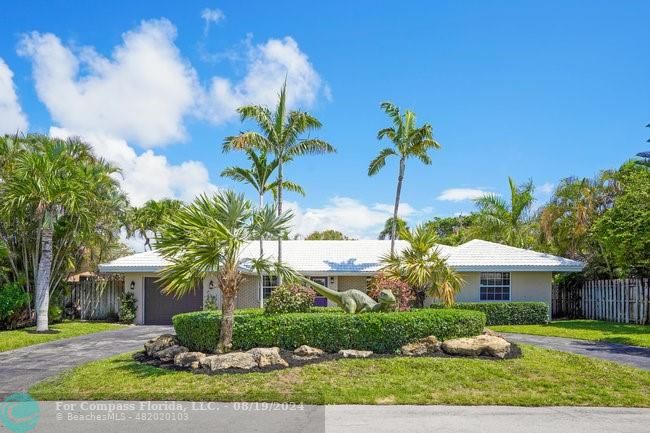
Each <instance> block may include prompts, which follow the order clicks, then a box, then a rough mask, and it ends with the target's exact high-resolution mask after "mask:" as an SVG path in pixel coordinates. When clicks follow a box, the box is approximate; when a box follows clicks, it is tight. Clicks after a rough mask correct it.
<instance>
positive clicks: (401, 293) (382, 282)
mask: <svg viewBox="0 0 650 433" xmlns="http://www.w3.org/2000/svg"><path fill="white" fill-rule="evenodd" d="M382 290H390V291H391V293H392V294H393V295H394V296H395V300H396V301H397V302H396V303H395V308H396V309H397V310H399V311H408V310H410V309H411V304H413V301H415V299H416V296H415V292H414V291H413V289H411V287H409V285H408V284H407V283H406V282H404V281H402V280H400V279H398V278H394V277H389V276H387V275H386V274H385V273H383V272H379V273H377V274H376V275H375V276H373V277H372V279H371V280H370V289H369V290H368V296H370V297H371V298H373V299H375V300H377V299H378V298H379V294H380V293H381V291H382Z"/></svg>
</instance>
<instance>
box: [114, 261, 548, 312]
mask: <svg viewBox="0 0 650 433" xmlns="http://www.w3.org/2000/svg"><path fill="white" fill-rule="evenodd" d="M461 276H462V277H463V279H464V280H465V285H464V286H463V288H462V290H461V292H460V293H459V294H458V295H457V297H456V301H457V302H495V301H481V300H480V296H479V294H480V273H479V272H469V273H461ZM145 277H157V274H155V273H133V272H131V273H125V274H124V287H125V290H126V291H129V290H131V288H130V287H131V282H132V281H133V282H134V283H135V284H134V286H135V287H134V294H135V298H136V305H137V312H136V321H135V323H136V324H143V323H144V308H143V306H144V279H145ZM210 281H213V283H214V284H213V286H214V288H213V289H212V290H210V288H209V286H210ZM258 281H259V280H258V278H257V277H256V276H246V277H245V279H244V282H243V284H242V287H241V289H240V291H239V294H238V296H237V304H236V305H237V308H256V307H259V305H260V304H259V286H258V284H259V283H258ZM328 285H329V287H330V288H331V289H334V290H338V291H345V290H350V289H359V290H364V289H365V287H366V277H365V276H338V277H333V278H329V280H328ZM510 285H511V289H510V296H511V300H512V301H542V302H546V303H547V304H549V305H550V304H551V285H552V273H551V272H511V274H510ZM210 294H213V295H214V296H216V299H217V305H219V306H220V305H221V291H220V290H219V288H218V287H217V281H216V278H215V275H214V274H211V275H208V277H207V278H205V280H204V281H203V303H204V305H205V301H206V299H207V297H208V296H209V295H210ZM432 302H433V299H431V298H429V297H427V299H426V301H425V305H430V304H431V303H432ZM328 305H334V304H333V303H332V302H329V301H328Z"/></svg>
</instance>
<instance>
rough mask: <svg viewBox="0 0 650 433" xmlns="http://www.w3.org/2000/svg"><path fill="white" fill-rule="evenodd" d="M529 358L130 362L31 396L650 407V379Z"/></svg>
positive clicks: (534, 353) (46, 385)
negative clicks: (279, 364)
mask: <svg viewBox="0 0 650 433" xmlns="http://www.w3.org/2000/svg"><path fill="white" fill-rule="evenodd" d="M522 350H523V353H524V356H523V357H522V358H519V359H511V360H505V361H491V360H481V359H466V358H465V359H463V358H383V359H346V360H338V361H329V362H324V363H321V364H312V365H309V366H305V367H300V368H288V369H284V370H277V371H273V372H270V373H247V374H226V375H216V376H207V375H203V374H193V373H190V372H186V371H168V370H162V369H158V368H155V367H150V366H145V365H142V364H138V363H136V362H135V361H133V360H132V359H131V355H129V354H124V355H119V356H116V357H113V358H109V359H106V360H102V361H96V362H92V363H89V364H86V365H84V366H81V367H78V368H76V369H74V370H72V371H69V372H67V373H64V374H63V375H61V376H58V377H55V378H52V379H49V380H47V381H45V382H41V383H40V384H37V385H35V386H34V387H32V388H31V389H30V393H31V395H32V396H33V397H35V398H38V399H41V400H87V399H88V400H212V401H278V402H303V403H311V404H344V403H349V404H362V403H363V404H456V405H518V406H543V405H544V406H546V405H571V406H573V405H579V406H637V407H650V372H649V371H644V370H640V369H635V368H631V367H625V366H622V365H618V364H614V363H611V362H607V361H601V360H595V359H591V358H587V357H583V356H579V355H573V354H569V353H563V352H557V351H550V350H545V349H540V348H537V347H533V346H527V345H523V346H522ZM107 377H110V378H111V379H110V380H106V378H107Z"/></svg>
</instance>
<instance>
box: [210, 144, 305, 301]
mask: <svg viewBox="0 0 650 433" xmlns="http://www.w3.org/2000/svg"><path fill="white" fill-rule="evenodd" d="M244 151H245V152H246V155H247V157H248V160H249V161H250V163H251V166H250V168H245V167H228V168H226V169H224V170H223V171H222V172H221V176H222V177H227V178H230V179H232V180H234V181H237V182H241V183H247V184H249V185H250V186H252V187H253V189H255V192H257V196H258V208H259V209H262V208H263V207H264V196H265V195H266V193H267V192H271V193H272V194H273V197H274V201H275V200H277V195H278V185H279V182H278V180H275V181H272V180H271V176H272V175H273V172H274V171H275V170H276V169H277V168H278V165H279V161H278V160H277V159H274V160H273V161H270V162H269V160H268V157H267V151H266V150H260V151H259V153H258V151H257V150H255V149H249V148H247V149H244ZM282 184H283V187H284V189H286V190H287V191H292V192H296V193H298V194H300V195H303V196H304V195H305V191H304V190H303V189H302V186H300V185H298V184H297V183H295V182H292V181H290V180H284V181H283V183H282ZM263 257H264V236H260V259H261V258H263ZM258 276H259V277H260V278H259V280H260V284H259V297H260V307H261V306H263V303H264V296H263V287H264V282H263V281H262V275H258Z"/></svg>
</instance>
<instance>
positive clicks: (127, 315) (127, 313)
mask: <svg viewBox="0 0 650 433" xmlns="http://www.w3.org/2000/svg"><path fill="white" fill-rule="evenodd" d="M136 302H137V301H136V299H135V293H133V292H127V293H126V294H125V295H124V296H123V297H122V299H121V301H120V310H119V314H118V318H119V320H120V322H122V323H128V324H131V323H133V321H134V320H135V315H136V312H137V310H138V307H137V303H136Z"/></svg>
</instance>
